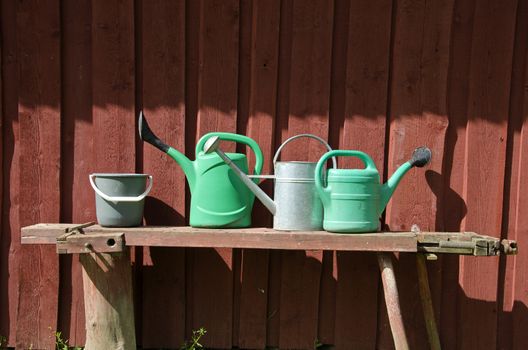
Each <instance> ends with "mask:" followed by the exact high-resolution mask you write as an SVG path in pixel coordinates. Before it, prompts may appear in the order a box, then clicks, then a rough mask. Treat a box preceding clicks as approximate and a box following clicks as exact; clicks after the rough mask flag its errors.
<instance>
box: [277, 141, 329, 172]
mask: <svg viewBox="0 0 528 350" xmlns="http://www.w3.org/2000/svg"><path fill="white" fill-rule="evenodd" d="M301 137H309V138H312V139H314V140H317V141H319V142H320V143H322V144H323V145H324V146H325V147H326V149H328V151H332V147H330V145H329V144H328V143H327V142H326V141H325V140H323V139H322V138H320V137H319V136H316V135H313V134H299V135H295V136H292V137H290V138H289V139H287V140H286V141H284V142H283V143H282V145H280V146H279V148H278V149H277V152H275V156H274V157H273V164H274V165H275V163H277V159H279V153H280V152H281V151H282V149H283V148H284V146H286V144H287V143H289V142H291V141H293V140H295V139H298V138H301ZM332 166H333V167H334V169H336V168H337V161H336V158H335V157H332Z"/></svg>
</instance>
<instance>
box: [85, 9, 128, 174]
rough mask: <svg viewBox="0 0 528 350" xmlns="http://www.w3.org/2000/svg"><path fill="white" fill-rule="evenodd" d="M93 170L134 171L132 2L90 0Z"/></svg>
mask: <svg viewBox="0 0 528 350" xmlns="http://www.w3.org/2000/svg"><path fill="white" fill-rule="evenodd" d="M92 96H93V110H92V113H93V127H94V135H95V137H94V165H93V167H92V170H93V172H128V173H130V172H134V169H135V137H136V133H137V131H136V128H135V119H136V116H135V113H134V7H133V3H132V2H130V1H124V0H119V1H112V2H107V1H102V0H96V1H93V2H92Z"/></svg>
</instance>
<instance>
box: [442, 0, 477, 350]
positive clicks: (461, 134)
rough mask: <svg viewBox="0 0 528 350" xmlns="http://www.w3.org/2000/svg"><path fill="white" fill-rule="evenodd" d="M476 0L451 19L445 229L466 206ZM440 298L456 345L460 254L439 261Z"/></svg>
mask: <svg viewBox="0 0 528 350" xmlns="http://www.w3.org/2000/svg"><path fill="white" fill-rule="evenodd" d="M474 8H475V1H474V0H468V1H456V2H455V6H454V11H453V19H452V29H451V30H452V40H451V49H450V51H451V52H450V56H451V57H450V60H449V70H450V73H449V81H448V96H447V97H448V101H449V107H448V114H449V127H448V130H447V134H446V142H445V148H444V164H443V171H442V173H443V174H444V179H443V182H444V194H443V196H444V203H445V205H444V207H443V208H442V211H441V212H440V213H441V214H442V215H443V218H444V228H445V230H447V231H453V232H457V231H461V230H463V229H464V227H463V223H462V221H463V220H464V217H465V216H466V214H467V211H468V208H467V206H466V203H465V198H464V197H465V195H464V167H463V166H462V165H463V164H464V163H465V156H466V153H465V152H466V126H467V121H468V116H467V106H468V91H469V83H470V80H469V79H468V77H469V69H470V66H471V43H472V38H473V21H474V12H475V11H474ZM442 264H443V266H442V298H441V299H442V300H441V310H442V312H441V315H440V316H441V317H440V323H439V328H440V342H441V344H442V346H443V347H444V348H447V349H455V348H456V347H457V341H458V340H457V339H458V337H459V334H458V329H459V327H453V325H457V324H458V322H459V318H458V311H457V309H458V305H457V302H455V301H456V300H457V297H458V293H459V289H460V287H459V283H458V276H459V257H457V256H453V257H444V258H443V261H442Z"/></svg>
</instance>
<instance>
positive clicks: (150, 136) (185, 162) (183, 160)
mask: <svg viewBox="0 0 528 350" xmlns="http://www.w3.org/2000/svg"><path fill="white" fill-rule="evenodd" d="M138 126H139V136H140V137H141V139H142V140H143V141H145V142H148V143H150V144H151V145H153V146H154V147H156V148H158V149H159V150H160V151H162V152H164V153H167V154H168V155H169V156H170V157H171V158H172V159H174V160H175V161H176V162H177V163H178V164H179V165H180V166H181V167H182V169H183V172H184V173H185V176H186V177H187V181H188V182H189V188H190V190H191V193H192V192H193V189H194V185H195V183H196V170H195V169H194V162H193V161H191V160H190V159H189V158H187V157H186V156H185V155H184V154H183V153H181V152H179V151H177V150H175V149H174V148H172V147H170V146H169V145H167V144H165V143H164V142H163V141H161V140H160V139H159V138H158V137H157V136H156V135H154V133H153V132H152V130H151V129H150V127H149V125H148V123H147V119H146V118H145V116H144V115H143V111H140V112H139V120H138Z"/></svg>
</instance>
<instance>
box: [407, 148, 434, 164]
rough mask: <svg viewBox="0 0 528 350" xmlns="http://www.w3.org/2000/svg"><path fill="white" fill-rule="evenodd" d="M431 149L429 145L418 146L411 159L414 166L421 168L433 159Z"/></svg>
mask: <svg viewBox="0 0 528 350" xmlns="http://www.w3.org/2000/svg"><path fill="white" fill-rule="evenodd" d="M431 155H432V154H431V150H430V149H429V148H427V147H418V148H417V149H415V150H414V152H413V155H412V158H411V160H409V163H411V165H412V166H416V167H418V168H421V167H423V166H425V165H427V163H429V162H430V161H431Z"/></svg>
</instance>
